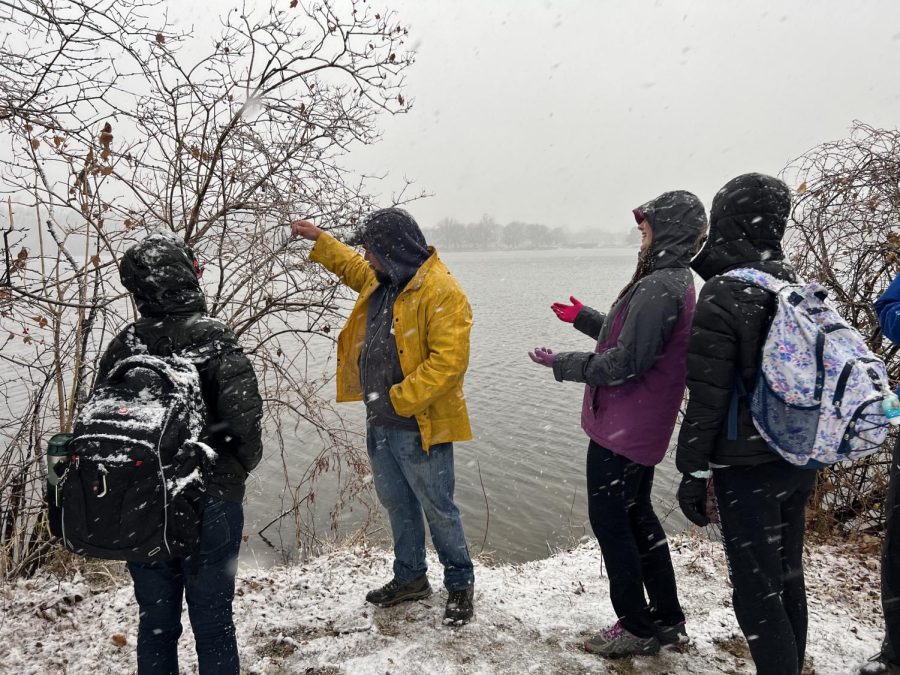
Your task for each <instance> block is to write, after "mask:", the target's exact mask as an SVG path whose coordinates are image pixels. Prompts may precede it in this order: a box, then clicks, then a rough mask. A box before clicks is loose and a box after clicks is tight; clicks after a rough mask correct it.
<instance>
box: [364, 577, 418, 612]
mask: <svg viewBox="0 0 900 675" xmlns="http://www.w3.org/2000/svg"><path fill="white" fill-rule="evenodd" d="M429 595H431V586H430V585H429V584H428V577H427V576H425V575H424V574H423V575H422V576H420V577H419V578H418V579H413V580H412V581H407V582H406V583H405V584H402V583H400V582H399V581H397V580H396V579H391V580H390V581H389V582H387V583H386V584H385V585H384V586H382V587H381V588H376V589H375V590H374V591H369V592H368V593H366V602H371V603H372V604H373V605H376V606H378V607H393V606H394V605H398V604H400V603H401V602H407V601H409V600H421V599H422V598H427V597H428V596H429Z"/></svg>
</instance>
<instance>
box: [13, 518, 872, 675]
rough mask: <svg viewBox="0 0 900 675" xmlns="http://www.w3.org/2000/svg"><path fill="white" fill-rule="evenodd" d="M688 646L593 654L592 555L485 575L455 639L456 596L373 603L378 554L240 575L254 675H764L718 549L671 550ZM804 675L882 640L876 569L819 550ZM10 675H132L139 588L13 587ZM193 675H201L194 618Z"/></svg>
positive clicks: (438, 592)
mask: <svg viewBox="0 0 900 675" xmlns="http://www.w3.org/2000/svg"><path fill="white" fill-rule="evenodd" d="M670 546H671V548H672V555H673V560H674V564H675V571H676V576H677V579H678V584H679V595H680V597H681V600H682V604H683V605H684V609H685V613H686V614H687V617H688V624H687V627H688V633H689V635H690V642H689V643H688V644H686V645H681V646H678V647H677V648H667V649H664V650H663V652H662V654H661V655H660V656H658V657H651V658H635V659H623V660H619V661H615V662H613V661H604V660H602V659H599V658H597V657H595V656H592V655H590V654H587V653H585V652H583V651H582V650H581V648H580V643H581V641H582V640H583V639H584V637H585V636H586V635H587V634H588V633H591V632H595V631H597V630H598V629H600V628H602V627H604V626H606V625H608V624H609V623H611V622H612V620H613V618H614V617H613V615H612V609H611V606H610V604H609V601H608V598H607V582H606V579H605V578H603V577H601V558H600V552H599V550H598V548H597V547H596V544H595V543H594V542H593V541H587V542H585V543H584V544H582V545H580V546H578V547H577V548H575V549H573V550H570V551H562V552H559V553H557V554H556V555H554V556H552V557H550V558H547V559H544V560H537V561H533V562H529V563H525V564H522V565H506V564H504V565H497V566H486V565H484V564H479V563H477V562H476V618H475V620H474V621H473V622H472V623H471V624H469V625H468V626H464V627H461V628H452V627H448V626H444V625H443V624H442V621H441V619H442V617H443V605H444V601H445V599H446V592H445V591H443V588H442V585H441V583H440V565H439V564H438V563H437V561H436V560H435V559H434V558H433V557H429V563H430V569H429V577H430V579H431V583H432V587H433V588H434V589H435V594H434V595H433V596H432V597H431V598H429V599H427V600H425V601H422V602H416V603H407V604H404V605H400V606H398V607H394V608H390V609H377V608H374V607H372V606H371V605H367V604H366V603H365V600H364V596H365V592H366V590H368V589H370V588H372V587H374V586H377V585H380V584H381V583H383V582H384V581H385V580H386V579H387V578H389V577H390V562H391V556H390V555H389V553H387V552H386V551H384V550H381V549H377V548H366V547H354V548H349V549H342V550H336V551H333V552H331V553H327V554H325V555H323V556H321V557H319V558H316V559H314V560H310V561H308V562H307V563H304V564H300V565H294V566H290V567H282V568H273V569H265V570H261V569H241V570H240V572H239V574H238V584H237V588H238V590H237V597H236V598H235V623H236V626H237V633H238V643H239V646H240V651H241V663H242V672H246V673H259V674H262V673H267V674H282V673H285V674H286V673H318V674H322V675H324V674H326V673H328V674H337V673H347V674H351V673H379V674H384V673H391V674H392V675H398V674H401V673H409V674H412V673H417V674H418V673H448V674H449V673H526V672H534V673H620V674H625V673H664V672H665V673H752V672H754V669H753V666H752V662H751V661H750V660H749V657H748V655H747V651H746V644H745V643H744V640H743V637H742V636H741V633H740V630H739V629H738V627H737V623H736V621H735V619H734V613H733V611H732V609H731V597H730V596H731V592H730V588H729V586H728V584H727V575H726V569H725V561H724V556H723V554H722V549H721V546H720V545H719V544H717V543H715V542H710V541H708V540H706V539H703V538H700V537H691V536H687V535H685V536H679V537H675V538H672V539H671V540H670ZM804 561H805V564H806V583H807V592H808V596H809V614H810V621H809V645H808V650H807V668H808V672H812V670H809V668H810V666H811V667H812V668H814V669H815V670H814V672H815V673H816V674H817V675H823V674H830V673H834V674H835V675H838V674H840V675H846V674H847V673H853V672H855V669H856V667H858V666H859V665H860V664H861V663H862V662H864V661H865V659H866V658H867V657H868V656H871V655H872V654H873V653H875V652H876V651H878V648H879V645H880V642H881V637H882V628H881V626H882V623H881V608H880V604H879V603H880V599H879V564H878V560H877V558H876V557H873V556H869V557H863V556H859V555H856V554H854V553H853V552H852V551H850V550H847V549H845V550H841V549H839V548H837V547H831V546H811V547H808V548H807V551H806V554H805V557H804ZM0 597H2V598H3V601H2V603H0V672H2V673H22V674H25V673H34V674H35V675H36V674H38V673H78V674H81V673H91V674H98V675H99V674H102V673H116V674H118V673H132V672H134V671H135V658H134V648H135V638H136V634H137V606H136V604H135V602H134V598H133V594H132V589H131V585H130V580H129V579H127V578H123V579H120V580H117V582H116V584H115V585H110V586H108V587H107V588H104V589H100V590H96V589H94V590H92V588H91V586H90V585H89V584H88V583H87V582H86V581H85V580H84V579H82V578H80V577H75V578H74V579H71V580H67V581H59V580H58V579H55V578H50V577H41V578H38V579H33V580H30V581H18V582H16V583H14V584H7V585H5V586H0ZM183 620H184V622H185V634H184V635H183V636H182V638H181V643H180V647H181V649H180V662H181V667H182V672H188V673H193V672H196V658H195V654H194V648H193V637H192V636H191V633H190V627H189V623H188V621H187V612H186V611H185V613H184V616H183Z"/></svg>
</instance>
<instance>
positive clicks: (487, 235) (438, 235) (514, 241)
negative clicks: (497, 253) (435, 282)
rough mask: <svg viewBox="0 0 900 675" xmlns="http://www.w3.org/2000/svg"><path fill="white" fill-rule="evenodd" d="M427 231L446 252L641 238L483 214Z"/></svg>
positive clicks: (627, 241) (594, 243) (622, 243)
mask: <svg viewBox="0 0 900 675" xmlns="http://www.w3.org/2000/svg"><path fill="white" fill-rule="evenodd" d="M424 233H425V238H426V239H427V240H428V243H429V244H432V245H434V246H436V247H437V248H439V249H441V250H445V251H446V250H451V251H453V250H456V251H462V250H472V249H489V250H504V249H508V250H512V249H542V248H561V247H595V246H601V245H602V246H627V245H631V244H635V243H636V242H637V241H639V236H638V235H637V230H635V231H634V232H633V233H632V232H628V233H626V232H607V231H604V230H601V229H599V228H597V229H596V230H580V231H573V230H569V229H567V228H565V227H561V226H556V227H549V226H547V225H543V224H541V223H523V222H519V221H513V222H511V223H507V224H506V225H501V224H500V223H498V222H497V221H495V220H494V219H493V218H492V217H491V216H484V217H483V218H482V219H481V220H479V221H478V222H476V223H462V222H460V221H458V220H455V219H453V218H444V219H443V220H440V221H439V222H438V223H437V225H436V226H434V227H431V228H424Z"/></svg>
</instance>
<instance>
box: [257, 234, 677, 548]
mask: <svg viewBox="0 0 900 675" xmlns="http://www.w3.org/2000/svg"><path fill="white" fill-rule="evenodd" d="M636 256H637V252H636V250H634V249H574V250H565V249H563V250H550V251H473V252H448V253H442V254H441V257H442V259H443V260H444V261H445V262H446V263H447V265H448V266H449V267H450V269H451V271H452V272H453V274H454V275H455V276H456V278H457V279H458V280H459V282H460V283H461V285H462V287H463V288H464V289H465V291H466V293H467V294H468V297H469V301H470V302H471V304H472V310H473V313H474V325H473V329H472V337H471V358H470V363H469V370H468V373H467V375H466V381H465V394H466V400H467V402H468V406H469V412H470V416H471V421H472V427H473V432H474V439H473V440H472V441H468V442H465V443H456V444H455V445H454V454H455V461H456V498H457V503H458V505H459V507H460V510H461V511H462V516H463V525H464V527H465V530H466V535H467V538H468V540H469V545H470V548H471V549H472V551H473V552H474V553H478V552H480V551H481V549H482V544H484V550H485V552H490V553H491V555H492V556H493V557H494V558H495V559H497V560H503V561H514V562H522V561H527V560H533V559H536V558H542V557H546V556H547V555H548V553H549V552H550V551H551V550H552V549H556V548H559V547H561V546H565V545H566V543H567V542H570V541H572V540H573V539H578V538H580V537H582V536H584V535H590V536H593V535H592V534H591V531H590V525H589V523H588V520H587V498H586V491H585V478H584V470H585V467H584V464H585V455H586V450H587V445H588V439H587V437H586V436H585V434H584V432H583V431H582V430H581V427H580V422H579V420H580V414H581V399H582V393H583V387H582V385H579V384H576V383H571V382H566V383H560V382H556V380H555V379H554V378H553V374H552V372H551V371H550V369H547V368H544V367H542V366H539V365H537V364H535V363H532V361H531V360H530V359H529V358H528V355H527V352H528V351H529V350H530V349H532V348H534V347H536V346H548V347H551V348H552V349H554V350H555V351H573V350H576V351H593V349H594V344H593V341H592V340H591V339H590V338H588V337H586V336H585V335H583V334H581V333H579V332H578V331H576V330H575V329H574V328H572V327H571V326H570V325H569V324H564V323H562V322H561V321H559V320H558V319H557V318H556V316H555V315H554V314H553V312H551V310H550V304H551V303H552V302H554V301H562V300H564V301H568V298H569V295H574V296H575V297H576V298H578V299H579V300H581V301H582V302H584V303H585V304H586V305H590V306H593V307H596V308H597V309H600V310H602V311H605V310H606V309H607V308H608V307H609V306H610V305H611V304H612V301H613V300H614V298H615V297H616V295H617V294H618V292H619V290H620V289H621V288H622V286H623V285H625V283H627V281H628V280H629V279H630V278H631V274H632V272H633V271H634V266H635V262H636ZM314 357H315V360H316V361H319V362H324V358H325V355H324V354H316V355H314ZM329 367H333V360H332V361H331V366H329ZM329 386H330V391H331V396H332V397H333V391H334V389H333V386H334V385H333V384H331V385H329ZM363 408H364V406H363V404H362V403H347V404H340V405H339V406H338V410H339V411H340V412H341V413H342V415H344V416H345V417H346V418H347V419H348V420H349V423H350V424H351V425H352V426H354V427H355V428H357V429H359V430H360V431H362V425H363V418H364V411H363ZM320 448H321V442H320V441H318V440H317V439H316V438H314V437H305V436H304V435H303V434H302V433H301V434H299V435H297V437H296V438H291V439H288V440H287V442H286V451H285V455H284V458H282V456H281V455H280V454H278V453H273V452H270V453H268V456H267V457H266V458H265V459H264V461H263V463H262V465H261V466H260V468H259V469H258V470H257V472H256V473H257V479H256V480H254V481H253V482H252V483H251V485H250V486H249V489H248V502H247V507H246V518H247V525H246V527H245V532H247V533H249V534H250V539H249V541H248V545H246V546H245V547H244V548H245V550H244V554H243V555H244V557H245V559H248V560H255V561H257V562H259V563H261V564H266V563H271V562H274V561H277V560H279V559H280V557H282V556H283V555H284V551H281V552H278V551H276V550H274V549H272V548H271V547H270V546H268V545H267V544H266V543H265V542H263V541H262V540H261V539H260V538H259V537H258V536H257V535H256V534H255V533H256V532H257V531H258V530H259V529H260V527H262V526H263V525H264V524H266V523H268V522H269V521H270V520H271V519H272V518H274V517H275V516H277V515H278V514H279V513H280V511H281V509H282V507H283V504H284V498H283V494H282V490H281V487H282V485H283V479H282V470H283V469H282V462H283V461H284V462H287V463H288V464H289V465H291V466H296V467H302V466H305V465H306V464H308V462H309V460H310V458H312V457H314V456H315V454H316V452H317V451H318V450H319V449H320ZM479 469H480V478H479ZM677 478H678V473H677V471H676V470H675V466H674V458H673V457H671V456H667V457H666V459H665V460H664V461H663V463H662V464H661V465H660V466H659V467H657V472H656V480H655V487H654V498H655V505H656V509H657V513H658V514H659V515H660V517H661V518H665V527H666V529H667V530H668V531H670V532H672V531H677V530H680V529H682V528H683V527H684V525H685V521H684V519H683V517H682V516H681V514H680V512H678V511H677V509H675V510H674V512H673V504H674V502H675V500H674V491H675V488H676V486H677ZM482 482H483V484H484V490H482V487H481V486H482ZM329 496H330V495H328V494H327V493H326V494H319V495H317V502H318V503H319V504H320V506H319V507H318V508H320V509H321V511H322V513H324V512H325V511H327V508H328V505H329V502H330V499H329ZM485 501H487V504H486V503H485ZM321 517H322V518H324V516H321ZM353 519H354V516H353V514H348V515H347V528H348V529H349V528H350V527H352V524H353V522H354V521H353ZM267 535H269V536H270V538H274V539H275V540H276V544H277V543H278V535H277V534H276V528H272V529H270V530H269V531H268V532H267ZM292 535H293V527H292V526H291V524H290V523H289V522H288V521H284V522H283V523H282V528H281V530H280V537H281V540H282V541H284V542H290V540H291V538H292ZM382 536H384V537H387V533H386V531H383V532H382Z"/></svg>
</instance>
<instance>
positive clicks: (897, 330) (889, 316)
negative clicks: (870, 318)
mask: <svg viewBox="0 0 900 675" xmlns="http://www.w3.org/2000/svg"><path fill="white" fill-rule="evenodd" d="M875 311H876V312H877V313H878V321H879V323H881V330H882V331H884V335H885V337H887V339H888V340H890V341H891V342H893V343H895V344H900V274H898V275H897V276H896V277H895V278H894V280H893V281H892V282H891V285H890V286H888V287H887V290H886V291H885V292H884V293H883V294H882V296H881V297H880V298H878V300H876V301H875Z"/></svg>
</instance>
